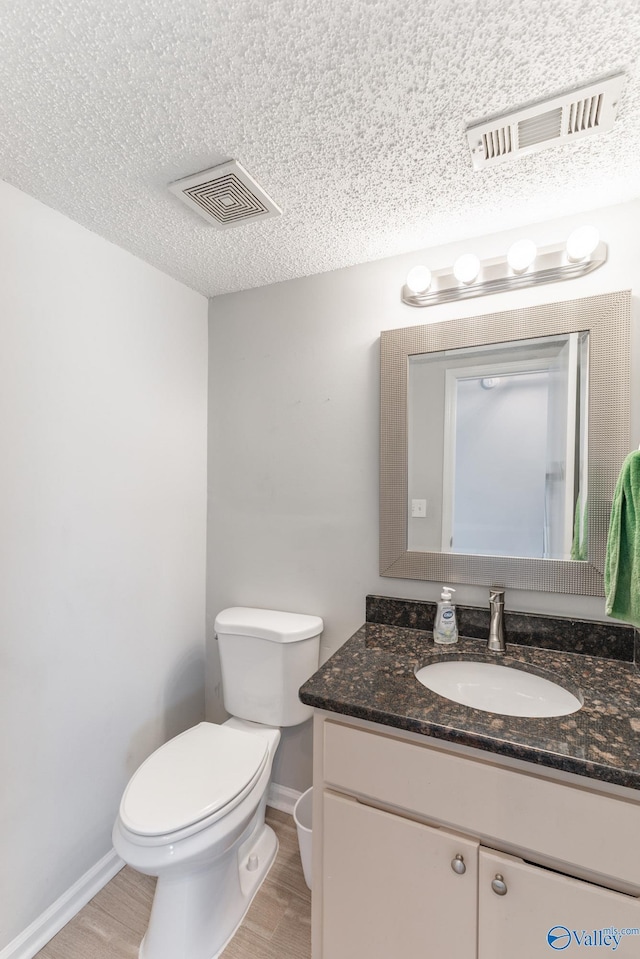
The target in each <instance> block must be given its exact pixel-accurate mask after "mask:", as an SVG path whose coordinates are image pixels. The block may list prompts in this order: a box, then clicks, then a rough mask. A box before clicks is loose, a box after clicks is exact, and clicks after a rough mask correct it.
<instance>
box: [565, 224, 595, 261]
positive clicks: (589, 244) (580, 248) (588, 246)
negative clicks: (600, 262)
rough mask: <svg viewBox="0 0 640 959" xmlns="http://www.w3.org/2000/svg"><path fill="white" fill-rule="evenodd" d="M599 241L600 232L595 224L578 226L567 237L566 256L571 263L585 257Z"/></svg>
mask: <svg viewBox="0 0 640 959" xmlns="http://www.w3.org/2000/svg"><path fill="white" fill-rule="evenodd" d="M599 242H600V233H599V231H598V229H597V227H595V226H579V227H578V228H577V229H576V230H574V231H573V233H570V234H569V237H568V239H567V256H568V257H569V259H570V260H571V262H572V263H579V262H580V260H584V259H586V258H587V257H588V256H589V255H590V254H591V253H593V251H594V250H595V248H596V247H597V245H598V243H599Z"/></svg>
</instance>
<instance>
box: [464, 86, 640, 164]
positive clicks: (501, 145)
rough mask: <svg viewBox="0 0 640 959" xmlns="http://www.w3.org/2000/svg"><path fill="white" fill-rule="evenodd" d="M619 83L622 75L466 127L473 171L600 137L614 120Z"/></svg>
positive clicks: (618, 97)
mask: <svg viewBox="0 0 640 959" xmlns="http://www.w3.org/2000/svg"><path fill="white" fill-rule="evenodd" d="M624 80H625V75H624V74H623V73H618V74H616V75H615V76H611V77H606V78H605V79H604V80H600V81H599V82H598V83H592V84H589V86H586V87H580V88H579V89H577V90H572V91H571V92H570V93H567V94H565V95H564V96H559V97H553V98H552V99H550V100H544V101H542V102H540V103H536V104H534V105H533V106H529V107H525V108H523V109H519V110H514V111H512V112H510V113H504V114H501V115H500V116H498V117H494V118H493V119H489V120H483V121H482V122H480V123H473V124H471V125H470V126H468V127H467V131H466V132H467V141H468V143H469V149H470V150H471V159H472V161H473V167H474V169H475V170H483V169H485V168H486V167H491V166H494V165H495V164H496V163H501V162H503V161H504V160H511V159H515V158H516V157H518V156H523V155H524V154H527V153H537V152H538V151H539V150H545V149H546V148H547V147H551V146H555V145H556V144H559V143H571V141H573V140H577V139H579V138H580V137H584V136H590V135H591V134H594V133H605V132H606V131H607V130H610V129H611V127H612V126H613V121H614V120H615V118H616V112H617V108H618V101H619V99H620V94H621V93H622V87H623V84H624Z"/></svg>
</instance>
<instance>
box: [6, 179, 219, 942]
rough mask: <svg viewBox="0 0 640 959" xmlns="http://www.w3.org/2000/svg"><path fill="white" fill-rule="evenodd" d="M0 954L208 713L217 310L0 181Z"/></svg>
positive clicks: (98, 853) (93, 857)
mask: <svg viewBox="0 0 640 959" xmlns="http://www.w3.org/2000/svg"><path fill="white" fill-rule="evenodd" d="M0 274H1V280H0V444H1V446H0V448H1V450H2V467H1V469H0V663H1V673H0V728H1V739H0V770H1V780H2V786H1V788H0V822H1V824H2V833H3V838H2V869H1V870H0V949H1V948H2V947H3V946H4V945H5V944H6V943H7V942H9V941H10V940H11V939H12V938H13V937H14V936H16V935H17V934H18V933H20V932H21V931H22V930H23V929H24V928H25V927H26V926H27V925H28V924H29V923H30V922H31V921H32V920H34V919H35V918H36V917H37V916H38V915H39V914H40V913H41V912H42V911H43V910H44V909H45V908H46V907H48V906H49V905H50V904H51V903H52V902H53V901H54V900H55V899H56V898H57V897H58V896H60V895H61V894H62V893H63V892H65V891H66V890H67V889H68V888H69V887H70V886H71V885H72V883H74V882H75V881H76V880H77V879H78V878H79V877H80V876H81V875H82V874H83V873H85V872H86V871H87V870H88V869H89V868H90V867H91V866H93V865H94V864H95V863H96V862H97V861H98V860H99V859H100V858H101V857H102V856H104V855H105V854H106V853H107V852H108V851H109V849H110V848H111V827H112V824H113V820H114V817H115V814H116V812H117V807H118V803H119V799H120V795H121V791H122V788H123V786H124V785H125V783H126V781H127V779H128V777H129V776H130V775H131V773H132V772H133V771H134V769H135V768H136V767H137V765H138V764H139V763H140V761H141V760H142V759H143V758H144V757H145V756H146V755H147V754H148V753H149V752H150V751H151V750H152V749H154V748H155V747H156V746H157V745H158V744H159V743H160V742H162V741H164V740H165V739H166V738H167V737H168V736H171V735H173V734H175V733H176V732H178V731H180V730H182V729H183V728H185V727H186V726H188V725H190V724H192V723H193V722H196V721H198V720H199V719H201V718H202V714H203V662H202V660H203V635H204V589H205V582H204V570H205V538H204V530H205V522H206V503H205V498H206V477H205V470H206V417H207V410H206V389H207V302H206V300H205V298H204V297H202V296H200V295H199V294H196V293H193V292H192V291H190V290H188V289H187V288H186V287H184V286H182V285H181V284H179V283H177V282H176V281H174V280H171V279H169V278H168V277H166V276H164V275H163V274H161V273H159V272H158V271H157V270H155V269H153V268H151V267H150V266H148V265H146V264H144V263H142V262H141V261H140V260H137V259H136V258H135V257H133V256H132V255H130V254H129V253H125V252H124V251H123V250H121V249H118V248H117V247H115V246H113V245H112V244H110V243H108V242H106V241H105V240H103V239H100V238H99V237H98V236H96V235H94V234H92V233H90V232H88V231H87V230H85V229H83V228H82V227H80V226H78V225H77V224H75V223H72V222H71V221H70V220H68V219H66V218H65V217H64V216H62V215H60V214H58V213H56V212H54V211H53V210H50V209H48V208H47V207H45V206H43V205H42V204H40V203H38V202H37V201H35V200H33V199H31V198H30V197H28V196H26V195H24V194H22V193H20V192H18V191H17V190H15V189H14V188H13V187H10V186H8V185H7V184H3V183H0Z"/></svg>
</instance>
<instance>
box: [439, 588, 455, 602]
mask: <svg viewBox="0 0 640 959" xmlns="http://www.w3.org/2000/svg"><path fill="white" fill-rule="evenodd" d="M452 593H455V589H454V588H453V586H443V587H442V592H441V593H440V599H444V600H445V602H449V603H450V602H451V594H452Z"/></svg>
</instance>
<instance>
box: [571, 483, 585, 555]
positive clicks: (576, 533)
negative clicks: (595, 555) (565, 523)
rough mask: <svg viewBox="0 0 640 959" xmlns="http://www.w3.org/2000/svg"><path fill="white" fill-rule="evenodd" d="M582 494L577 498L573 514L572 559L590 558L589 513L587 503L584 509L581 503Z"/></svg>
mask: <svg viewBox="0 0 640 959" xmlns="http://www.w3.org/2000/svg"><path fill="white" fill-rule="evenodd" d="M580 499H581V497H580V494H578V497H577V499H576V509H575V513H574V516H573V543H572V544H571V559H575V560H586V559H589V541H588V539H587V523H588V518H589V514H588V512H587V504H586V503H585V504H584V509H582V506H581V504H580Z"/></svg>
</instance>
